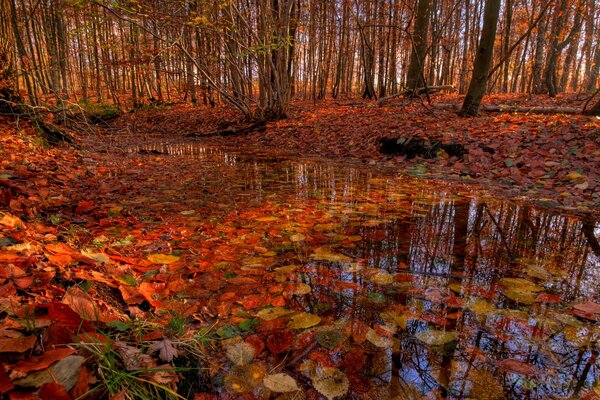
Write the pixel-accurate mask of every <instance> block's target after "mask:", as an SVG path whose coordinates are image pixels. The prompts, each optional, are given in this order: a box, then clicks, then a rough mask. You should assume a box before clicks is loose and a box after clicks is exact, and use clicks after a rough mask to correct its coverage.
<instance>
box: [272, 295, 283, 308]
mask: <svg viewBox="0 0 600 400" xmlns="http://www.w3.org/2000/svg"><path fill="white" fill-rule="evenodd" d="M271 305H272V306H274V307H285V305H286V301H285V298H284V297H283V296H275V297H273V298H271Z"/></svg>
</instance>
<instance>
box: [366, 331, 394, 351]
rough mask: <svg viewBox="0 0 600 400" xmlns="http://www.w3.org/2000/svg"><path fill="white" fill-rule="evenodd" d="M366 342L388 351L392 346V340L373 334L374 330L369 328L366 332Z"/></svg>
mask: <svg viewBox="0 0 600 400" xmlns="http://www.w3.org/2000/svg"><path fill="white" fill-rule="evenodd" d="M366 337H367V340H368V341H369V342H371V343H372V344H374V345H375V346H377V347H381V348H384V349H388V348H390V347H392V346H393V345H394V340H393V339H392V338H390V337H386V336H382V335H380V334H378V333H377V332H375V330H374V329H371V328H369V330H368V331H367V335H366Z"/></svg>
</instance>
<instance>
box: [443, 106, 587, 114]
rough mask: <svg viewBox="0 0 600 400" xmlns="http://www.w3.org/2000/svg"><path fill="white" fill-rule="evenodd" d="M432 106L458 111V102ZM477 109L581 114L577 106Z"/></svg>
mask: <svg viewBox="0 0 600 400" xmlns="http://www.w3.org/2000/svg"><path fill="white" fill-rule="evenodd" d="M432 107H436V108H441V109H444V110H457V111H460V109H461V107H462V105H460V104H433V105H432ZM479 111H485V112H507V113H524V114H581V110H580V109H579V108H571V107H518V106H481V107H480V108H479Z"/></svg>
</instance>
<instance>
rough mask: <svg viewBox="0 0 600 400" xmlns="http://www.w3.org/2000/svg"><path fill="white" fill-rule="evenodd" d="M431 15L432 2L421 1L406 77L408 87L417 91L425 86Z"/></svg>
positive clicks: (428, 0) (416, 17) (427, 0)
mask: <svg viewBox="0 0 600 400" xmlns="http://www.w3.org/2000/svg"><path fill="white" fill-rule="evenodd" d="M430 13H431V0H419V2H418V4H417V15H416V16H415V29H414V30H413V33H412V40H411V46H412V49H411V52H410V62H409V65H408V73H407V75H406V87H407V88H408V89H409V90H415V89H416V88H419V87H421V86H424V85H425V82H424V79H423V66H424V63H425V54H426V53H427V31H428V30H429V15H430Z"/></svg>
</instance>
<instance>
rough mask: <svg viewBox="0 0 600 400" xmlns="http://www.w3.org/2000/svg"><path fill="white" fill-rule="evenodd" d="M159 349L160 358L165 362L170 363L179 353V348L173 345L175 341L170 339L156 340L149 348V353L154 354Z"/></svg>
mask: <svg viewBox="0 0 600 400" xmlns="http://www.w3.org/2000/svg"><path fill="white" fill-rule="evenodd" d="M157 351H158V358H160V359H161V360H162V361H164V362H168V363H170V362H171V361H173V358H175V357H177V356H178V355H179V352H178V351H177V348H176V347H175V346H174V345H173V342H171V340H169V339H163V340H161V341H160V342H155V343H154V344H153V345H152V346H150V348H149V349H148V353H150V354H152V353H155V352H157Z"/></svg>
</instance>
